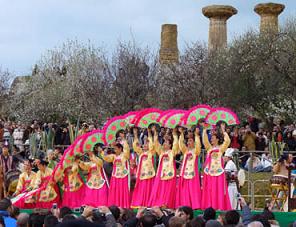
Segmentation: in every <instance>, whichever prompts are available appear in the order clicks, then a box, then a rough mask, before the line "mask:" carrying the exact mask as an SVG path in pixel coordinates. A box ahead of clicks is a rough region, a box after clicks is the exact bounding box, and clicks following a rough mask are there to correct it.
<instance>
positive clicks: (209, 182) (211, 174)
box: [201, 123, 231, 210]
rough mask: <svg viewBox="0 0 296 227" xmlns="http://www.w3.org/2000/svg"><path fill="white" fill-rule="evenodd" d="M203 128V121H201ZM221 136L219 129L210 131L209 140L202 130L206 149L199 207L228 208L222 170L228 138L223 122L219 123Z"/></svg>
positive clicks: (224, 178) (226, 189)
mask: <svg viewBox="0 0 296 227" xmlns="http://www.w3.org/2000/svg"><path fill="white" fill-rule="evenodd" d="M202 126H203V128H204V123H202ZM221 130H222V133H223V136H222V134H221V132H219V130H217V131H216V132H215V133H212V137H211V143H210V142H209V139H208V135H207V132H206V130H205V129H204V130H203V143H204V146H205V149H206V150H207V156H206V161H205V164H204V175H203V192H202V201H201V203H202V204H201V205H202V206H201V208H202V209H206V208H208V207H212V208H214V209H218V210H230V209H231V205H230V200H229V195H228V187H227V182H226V177H225V172H224V168H223V167H224V163H223V159H222V155H223V153H224V152H225V151H226V149H227V148H228V146H229V144H230V138H229V136H228V134H227V133H226V131H225V123H222V124H221Z"/></svg>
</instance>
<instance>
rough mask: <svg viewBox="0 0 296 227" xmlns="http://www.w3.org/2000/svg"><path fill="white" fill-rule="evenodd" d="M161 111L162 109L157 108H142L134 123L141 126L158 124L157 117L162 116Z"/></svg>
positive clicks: (146, 126)
mask: <svg viewBox="0 0 296 227" xmlns="http://www.w3.org/2000/svg"><path fill="white" fill-rule="evenodd" d="M161 113H162V111H161V110H159V109H155V108H149V109H145V110H142V111H140V112H139V113H138V114H137V116H136V117H135V121H134V124H135V126H137V127H140V128H148V126H149V125H151V124H153V123H156V124H158V122H157V118H158V117H159V116H160V114H161Z"/></svg>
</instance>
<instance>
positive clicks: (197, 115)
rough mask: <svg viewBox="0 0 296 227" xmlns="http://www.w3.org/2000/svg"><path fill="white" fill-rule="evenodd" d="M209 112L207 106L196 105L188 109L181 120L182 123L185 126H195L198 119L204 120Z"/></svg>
mask: <svg viewBox="0 0 296 227" xmlns="http://www.w3.org/2000/svg"><path fill="white" fill-rule="evenodd" d="M210 111H211V107H210V106H208V105H197V106H194V107H192V108H190V109H189V110H188V111H187V113H186V114H185V115H184V117H183V119H182V120H183V121H184V124H185V125H188V126H192V125H197V123H198V121H199V119H203V118H204V119H205V118H206V117H207V115H208V113H210Z"/></svg>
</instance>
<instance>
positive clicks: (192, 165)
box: [13, 123, 231, 210]
mask: <svg viewBox="0 0 296 227" xmlns="http://www.w3.org/2000/svg"><path fill="white" fill-rule="evenodd" d="M178 134H179V135H178ZM184 134H185V133H184V129H183V128H179V133H177V129H174V130H173V136H172V138H173V139H172V140H171V138H170V137H165V138H164V142H163V144H160V143H159V138H158V131H157V128H156V127H155V126H154V127H152V129H148V138H147V140H145V142H144V144H143V145H142V146H141V145H140V142H139V138H138V136H137V135H138V131H137V129H136V128H134V140H133V144H132V148H133V150H134V152H135V153H136V154H137V171H136V184H135V187H134V190H133V191H132V192H131V190H130V168H129V160H130V147H129V145H128V143H127V140H126V139H125V138H124V137H122V138H121V139H120V140H118V141H117V143H115V144H113V145H112V147H113V148H114V153H113V154H107V153H106V152H105V151H104V150H103V149H102V148H99V155H96V152H95V151H87V153H88V157H89V161H83V160H81V158H79V157H77V158H76V159H75V162H73V164H72V165H71V166H70V167H67V168H65V169H62V174H57V172H53V170H52V169H50V168H48V167H47V164H46V162H45V161H43V160H38V161H37V163H36V164H37V167H38V171H37V173H35V172H33V171H32V167H31V163H30V162H29V161H26V162H25V165H24V166H25V170H24V172H23V173H22V174H21V175H20V178H19V182H18V185H17V190H16V192H15V196H16V197H15V198H14V199H13V203H14V205H15V206H18V207H20V208H35V207H37V208H51V207H52V204H54V203H57V204H58V206H68V207H71V208H75V207H80V206H81V205H91V206H94V207H98V206H103V205H108V206H110V205H116V206H119V207H122V208H139V207H153V206H158V207H166V208H175V207H179V206H190V207H192V208H193V209H205V208H207V207H213V208H214V209H219V210H229V209H231V205H230V200H229V194H228V190H227V182H226V177H225V169H224V163H223V159H222V156H223V153H224V152H225V151H226V149H227V148H228V146H229V144H230V138H229V136H228V134H227V133H226V131H225V124H224V123H222V124H220V126H219V127H217V128H216V130H214V131H213V130H212V133H211V139H210V141H209V137H208V133H207V130H206V129H205V125H204V124H203V123H201V125H200V127H197V128H196V130H195V132H194V134H190V135H188V136H187V138H186V139H185V136H184ZM200 134H201V135H200ZM201 137H202V138H201ZM201 139H202V143H201ZM202 144H203V145H204V147H205V149H206V151H207V155H206V160H205V162H204V165H203V178H202V184H201V183H200V173H199V168H198V160H199V154H200V152H201V148H202ZM180 153H181V154H182V157H183V158H182V164H181V170H180V173H179V177H177V169H176V160H175V159H176V155H177V154H180ZM155 156H158V165H156V164H157V163H155V162H156V161H155V160H156V159H155ZM104 161H105V162H110V163H113V169H112V175H111V179H110V182H109V181H108V178H107V177H106V174H105V173H104V169H103V164H104ZM156 166H157V167H156ZM83 173H86V174H83ZM61 189H62V190H61Z"/></svg>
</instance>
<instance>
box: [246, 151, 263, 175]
mask: <svg viewBox="0 0 296 227" xmlns="http://www.w3.org/2000/svg"><path fill="white" fill-rule="evenodd" d="M260 164H261V163H260V159H259V158H258V157H257V155H256V154H255V153H253V154H252V155H251V156H250V157H249V158H248V160H247V162H246V165H245V169H246V170H248V171H251V172H255V171H256V170H257V169H258V168H260Z"/></svg>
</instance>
